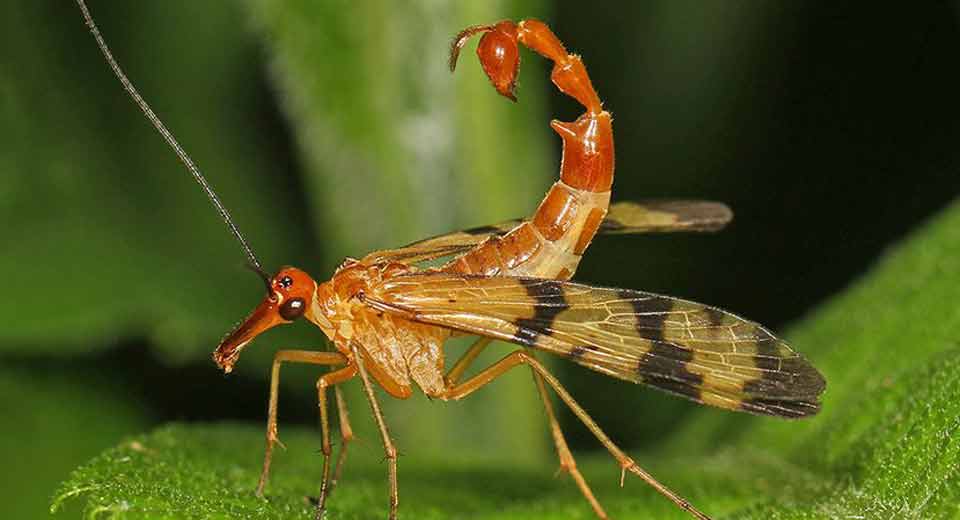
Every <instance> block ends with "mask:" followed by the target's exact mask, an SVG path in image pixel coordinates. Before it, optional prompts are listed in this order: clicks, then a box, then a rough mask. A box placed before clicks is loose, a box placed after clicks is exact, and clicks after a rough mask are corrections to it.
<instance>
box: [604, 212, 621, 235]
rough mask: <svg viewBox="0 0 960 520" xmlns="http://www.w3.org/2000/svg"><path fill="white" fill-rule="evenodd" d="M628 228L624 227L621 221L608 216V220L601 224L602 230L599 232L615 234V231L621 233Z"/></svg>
mask: <svg viewBox="0 0 960 520" xmlns="http://www.w3.org/2000/svg"><path fill="white" fill-rule="evenodd" d="M626 228H627V226H625V225H623V222H620V221H619V220H616V219H613V218H610V217H609V216H608V217H607V218H606V219H604V221H603V222H601V223H600V229H599V231H601V232H604V231H605V232H607V233H610V232H613V231H620V230H623V229H626Z"/></svg>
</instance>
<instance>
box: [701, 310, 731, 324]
mask: <svg viewBox="0 0 960 520" xmlns="http://www.w3.org/2000/svg"><path fill="white" fill-rule="evenodd" d="M703 313H704V314H705V315H706V316H707V322H708V323H710V326H711V327H719V326H721V325H723V317H724V316H725V315H726V313H724V312H723V311H721V310H720V309H715V308H713V307H704V308H703Z"/></svg>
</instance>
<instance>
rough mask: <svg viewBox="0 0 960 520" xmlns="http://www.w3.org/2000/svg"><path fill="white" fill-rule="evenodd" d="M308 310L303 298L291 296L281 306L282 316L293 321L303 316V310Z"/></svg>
mask: <svg viewBox="0 0 960 520" xmlns="http://www.w3.org/2000/svg"><path fill="white" fill-rule="evenodd" d="M306 310H307V306H306V304H304V302H303V298H291V299H289V300H287V301H286V302H284V303H283V305H281V306H280V317H282V318H283V319H285V320H287V321H293V320H295V319H297V318H299V317H300V316H303V312H304V311H306Z"/></svg>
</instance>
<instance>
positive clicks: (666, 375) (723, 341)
mask: <svg viewBox="0 0 960 520" xmlns="http://www.w3.org/2000/svg"><path fill="white" fill-rule="evenodd" d="M365 299H366V301H367V302H368V304H369V305H371V306H373V307H375V308H377V309H379V310H382V311H386V312H392V313H397V314H400V315H402V316H404V317H406V318H407V319H410V320H413V321H417V322H422V323H429V324H432V325H438V326H442V327H447V328H451V329H456V330H459V331H464V332H468V333H472V334H479V335H483V336H489V337H493V338H496V339H500V340H504V341H509V342H513V343H517V344H520V345H525V346H527V347H532V348H536V349H538V350H543V351H546V352H550V353H551V354H556V355H559V356H562V357H565V358H568V359H570V360H571V361H574V362H576V363H579V364H581V365H583V366H585V367H587V368H590V369H593V370H596V371H597V372H601V373H603V374H607V375H610V376H613V377H617V378H620V379H625V380H627V381H632V382H635V383H645V384H648V385H650V386H653V387H656V388H659V389H661V390H666V391H667V392H671V393H674V394H677V395H680V396H683V397H686V398H688V399H692V400H694V401H697V402H699V403H703V404H708V405H712V406H718V407H720V408H726V409H730V410H742V411H747V412H752V413H756V414H764V415H774V416H780V417H788V418H796V417H804V416H808V415H812V414H815V413H816V412H817V411H818V410H819V409H820V403H819V396H820V394H821V392H823V390H824V387H825V382H824V379H823V377H822V376H821V375H820V373H819V372H817V370H816V369H815V368H814V367H813V366H812V365H811V364H810V363H809V362H808V361H807V360H806V359H804V358H803V357H801V356H800V355H799V354H797V353H796V352H794V351H793V350H791V349H790V347H789V346H787V344H786V343H784V342H783V341H781V340H780V339H778V338H776V337H775V336H774V335H773V334H771V333H770V332H769V331H767V330H766V329H764V328H763V327H761V326H760V325H758V324H756V323H753V322H750V321H747V320H744V319H742V318H740V317H737V316H735V315H733V314H730V313H728V312H726V311H723V310H720V309H717V308H714V307H709V306H706V305H702V304H699V303H694V302H689V301H685V300H680V299H677V298H671V297H668V296H660V295H657V294H651V293H645V292H640V291H632V290H627V289H608V288H602V287H590V286H587V285H580V284H576V283H570V282H563V281H556V280H543V279H536V278H509V277H474V276H462V275H455V274H446V273H436V272H434V273H425V274H416V275H407V276H400V277H396V278H393V279H391V280H388V281H386V282H384V283H383V284H382V285H380V286H379V287H377V288H376V289H375V290H374V291H371V293H370V294H369V295H365Z"/></svg>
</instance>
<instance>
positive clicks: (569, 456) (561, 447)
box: [443, 336, 607, 518]
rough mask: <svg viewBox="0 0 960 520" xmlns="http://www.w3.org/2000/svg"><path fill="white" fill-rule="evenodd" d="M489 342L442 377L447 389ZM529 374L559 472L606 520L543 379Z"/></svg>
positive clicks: (471, 351)
mask: <svg viewBox="0 0 960 520" xmlns="http://www.w3.org/2000/svg"><path fill="white" fill-rule="evenodd" d="M491 341H493V340H492V339H491V338H488V337H485V336H481V337H480V338H478V339H477V340H476V341H475V342H474V343H473V344H472V345H470V348H468V349H467V351H466V352H464V353H463V355H462V356H461V357H460V359H458V360H457V361H456V363H454V365H453V368H451V369H450V371H449V372H448V373H447V375H446V376H444V378H443V381H444V383H446V385H447V387H448V388H451V387H453V386H455V385H456V384H457V383H458V382H460V378H461V377H462V376H463V374H464V373H465V372H466V371H467V369H468V368H469V367H470V365H471V364H473V362H474V361H476V359H477V357H479V356H480V353H481V352H483V350H484V349H485V348H486V347H487V345H489V344H490V342H491ZM531 372H532V374H533V381H534V383H535V384H536V385H537V392H539V393H540V399H541V400H542V401H543V408H544V410H545V411H546V413H547V419H548V420H549V421H550V434H551V435H552V436H553V443H554V445H555V446H556V448H557V457H559V458H560V471H564V472H567V473H569V474H570V476H571V477H572V478H573V480H574V482H576V483H577V487H579V488H580V492H581V493H583V496H584V497H585V498H586V499H587V501H588V502H590V507H592V508H593V511H594V512H595V513H596V514H597V516H598V517H600V518H607V513H606V511H604V510H603V506H601V505H600V502H599V501H597V498H596V497H595V496H594V495H593V491H592V490H591V489H590V486H589V485H588V484H587V481H586V479H584V478H583V475H582V474H581V473H580V470H579V469H577V461H576V460H575V459H574V458H573V453H571V452H570V448H569V447H568V446H567V440H566V439H565V438H564V436H563V431H562V430H561V429H560V422H559V421H557V417H556V415H555V414H554V412H553V404H552V403H551V402H550V396H549V394H547V389H546V387H545V386H544V383H543V377H541V376H540V374H539V373H538V372H537V371H536V370H531Z"/></svg>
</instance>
